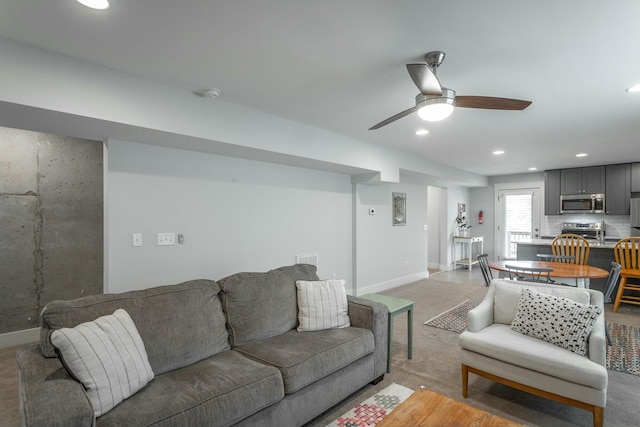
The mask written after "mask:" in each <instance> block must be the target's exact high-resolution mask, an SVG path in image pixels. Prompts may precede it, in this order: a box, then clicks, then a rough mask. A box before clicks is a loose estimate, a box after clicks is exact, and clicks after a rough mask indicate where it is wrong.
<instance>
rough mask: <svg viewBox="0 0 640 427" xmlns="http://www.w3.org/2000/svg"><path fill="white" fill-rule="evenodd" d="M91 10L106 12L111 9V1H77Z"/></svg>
mask: <svg viewBox="0 0 640 427" xmlns="http://www.w3.org/2000/svg"><path fill="white" fill-rule="evenodd" d="M76 1H77V2H78V3H80V4H82V5H85V6H87V7H90V8H91V9H97V10H104V9H108V8H109V0H76Z"/></svg>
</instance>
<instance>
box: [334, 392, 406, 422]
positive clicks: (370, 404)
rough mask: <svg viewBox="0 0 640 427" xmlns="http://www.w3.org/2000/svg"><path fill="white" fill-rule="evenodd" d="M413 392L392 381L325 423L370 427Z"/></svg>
mask: <svg viewBox="0 0 640 427" xmlns="http://www.w3.org/2000/svg"><path fill="white" fill-rule="evenodd" d="M412 394H413V390H411V389H410V388H407V387H404V386H401V385H399V384H396V383H392V384H391V385H390V386H388V387H385V388H383V389H382V390H380V391H379V392H378V393H376V394H375V395H373V396H371V397H370V398H368V399H367V400H365V401H364V402H362V403H360V404H359V405H356V407H355V408H353V409H351V410H349V411H347V412H346V413H344V414H343V415H342V416H341V417H338V419H336V420H334V421H333V422H331V423H329V424H327V427H370V426H375V425H376V424H378V423H379V422H380V421H382V419H383V418H384V417H386V416H387V414H389V413H390V412H391V411H393V409H394V408H395V407H397V406H398V405H399V404H400V403H401V402H404V401H405V400H406V399H407V398H408V397H409V396H411V395H412Z"/></svg>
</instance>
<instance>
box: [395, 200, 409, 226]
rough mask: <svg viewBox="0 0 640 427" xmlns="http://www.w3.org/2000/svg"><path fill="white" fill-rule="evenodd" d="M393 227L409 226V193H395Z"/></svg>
mask: <svg viewBox="0 0 640 427" xmlns="http://www.w3.org/2000/svg"><path fill="white" fill-rule="evenodd" d="M392 205H393V225H407V193H393V194H392Z"/></svg>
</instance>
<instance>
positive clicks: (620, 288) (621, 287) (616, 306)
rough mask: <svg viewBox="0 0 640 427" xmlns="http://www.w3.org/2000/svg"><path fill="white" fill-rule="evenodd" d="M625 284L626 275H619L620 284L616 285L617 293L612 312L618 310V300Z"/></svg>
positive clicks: (620, 298)
mask: <svg viewBox="0 0 640 427" xmlns="http://www.w3.org/2000/svg"><path fill="white" fill-rule="evenodd" d="M626 284H627V278H626V276H622V275H620V284H619V285H618V293H617V294H616V301H615V302H614V303H613V312H614V313H615V312H616V311H618V307H620V300H622V294H624V287H625V285H626Z"/></svg>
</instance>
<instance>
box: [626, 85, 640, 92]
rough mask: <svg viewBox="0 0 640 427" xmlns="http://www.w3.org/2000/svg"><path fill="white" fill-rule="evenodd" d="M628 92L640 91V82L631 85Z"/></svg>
mask: <svg viewBox="0 0 640 427" xmlns="http://www.w3.org/2000/svg"><path fill="white" fill-rule="evenodd" d="M627 92H640V84H637V85H635V86H631V87H630V88H628V89H627Z"/></svg>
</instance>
